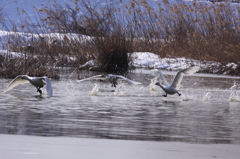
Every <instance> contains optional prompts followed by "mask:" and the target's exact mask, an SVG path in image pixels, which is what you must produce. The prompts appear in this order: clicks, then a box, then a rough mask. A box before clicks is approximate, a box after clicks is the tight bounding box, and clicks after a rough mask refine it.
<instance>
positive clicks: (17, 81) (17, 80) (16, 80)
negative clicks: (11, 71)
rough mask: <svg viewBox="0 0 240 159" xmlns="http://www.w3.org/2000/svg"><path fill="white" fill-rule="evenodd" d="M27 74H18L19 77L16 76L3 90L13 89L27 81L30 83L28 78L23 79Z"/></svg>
mask: <svg viewBox="0 0 240 159" xmlns="http://www.w3.org/2000/svg"><path fill="white" fill-rule="evenodd" d="M23 76H25V75H18V76H17V77H15V78H14V79H13V80H12V81H11V82H10V84H9V85H8V86H7V87H6V88H5V89H4V90H3V92H4V93H5V92H7V91H9V90H11V89H13V88H14V87H16V86H18V85H20V84H25V83H29V81H28V80H26V79H22V77H23Z"/></svg>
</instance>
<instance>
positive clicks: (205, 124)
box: [0, 71, 240, 144]
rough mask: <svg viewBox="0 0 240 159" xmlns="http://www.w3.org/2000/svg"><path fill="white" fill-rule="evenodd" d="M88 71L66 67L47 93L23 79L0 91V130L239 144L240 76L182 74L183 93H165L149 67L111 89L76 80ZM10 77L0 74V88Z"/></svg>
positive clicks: (72, 135)
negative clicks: (79, 72) (155, 84)
mask: <svg viewBox="0 0 240 159" xmlns="http://www.w3.org/2000/svg"><path fill="white" fill-rule="evenodd" d="M95 74H96V73H95ZM169 74H171V73H169ZM90 75H94V73H92V72H81V74H76V73H72V74H70V73H69V74H64V75H62V78H61V80H60V81H54V80H52V87H53V94H54V96H53V97H51V98H48V97H47V96H45V95H43V96H39V95H38V93H37V92H36V89H35V88H34V87H32V86H31V85H28V84H25V85H21V86H18V87H16V88H15V89H13V90H11V91H9V92H8V93H7V94H0V103H1V104H0V133H1V134H24V135H38V136H71V137H81V138H108V139H127V140H154V141H182V142H191V143H230V144H240V92H239V88H240V87H239V86H238V84H240V79H237V78H229V77H228V78H225V77H224V78H223V77H217V76H208V75H207V77H205V76H206V75H203V74H196V75H195V76H188V77H184V79H183V81H182V86H181V88H180V92H181V93H182V96H181V97H179V96H178V95H173V96H171V95H169V96H168V97H167V98H165V97H162V96H161V95H162V94H164V92H163V91H162V90H161V89H160V88H159V87H155V86H154V85H151V88H150V86H149V85H150V83H151V80H152V82H155V80H153V76H152V75H151V74H150V71H137V73H133V74H130V75H129V76H128V78H130V79H133V80H136V81H139V82H142V83H143V85H130V84H127V83H121V84H119V85H118V86H117V88H116V89H115V88H113V87H111V85H110V84H109V83H104V82H99V81H84V82H81V83H79V82H77V81H76V79H77V77H79V76H80V77H81V78H82V77H83V76H90ZM166 78H167V79H169V80H171V79H172V78H173V77H172V76H171V75H167V76H166ZM9 82H10V80H9V79H1V80H0V83H1V88H0V89H1V90H3V89H4V88H5V87H6V86H7V85H8V83H9Z"/></svg>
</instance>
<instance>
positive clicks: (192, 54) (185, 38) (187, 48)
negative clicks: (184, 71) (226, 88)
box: [1, 0, 240, 74]
mask: <svg viewBox="0 0 240 159" xmlns="http://www.w3.org/2000/svg"><path fill="white" fill-rule="evenodd" d="M90 2H91V1H85V0H74V1H73V5H65V6H62V5H59V4H58V3H56V2H55V3H54V4H52V5H51V6H48V5H46V6H44V7H43V8H38V9H36V11H37V14H36V19H38V20H37V22H35V21H34V20H31V19H30V18H28V19H27V20H24V21H22V25H21V26H20V27H18V26H14V23H13V26H12V28H14V29H15V31H21V32H27V33H30V35H31V34H32V37H30V38H29V37H28V38H26V37H24V36H22V35H21V36H16V35H14V36H8V37H7V38H8V39H7V41H8V45H9V46H8V48H10V49H11V50H12V51H16V52H22V53H25V54H27V56H28V59H27V61H35V62H33V64H35V65H36V64H39V66H38V68H47V70H45V69H43V70H44V71H43V72H45V73H44V74H48V70H53V69H54V68H55V67H57V66H61V67H63V66H71V67H79V65H82V64H84V63H85V62H87V61H88V60H91V59H94V60H95V61H96V64H97V65H98V68H99V69H100V70H102V71H106V72H115V73H124V72H127V71H128V70H129V68H130V65H129V64H131V56H129V55H130V54H128V53H131V52H133V51H147V52H153V53H156V54H158V55H159V56H160V57H186V58H192V59H195V60H202V61H204V60H208V61H217V62H220V63H221V64H222V65H226V64H227V63H230V62H234V63H236V64H238V65H239V62H240V52H239V50H240V44H239V41H240V25H239V24H240V18H239V13H240V7H239V6H237V5H235V6H233V5H231V3H197V2H192V4H191V5H190V4H184V3H180V4H179V3H171V4H170V2H169V1H168V0H165V1H164V2H161V3H159V2H156V4H155V5H154V7H153V6H152V5H150V4H148V1H146V0H141V1H136V0H131V1H130V2H129V4H124V3H122V1H121V0H119V2H118V4H113V3H109V4H107V5H104V6H103V5H102V6H101V4H95V6H94V5H92V4H90ZM100 6H101V7H100ZM156 6H157V7H156ZM22 14H26V13H25V12H23V13H22ZM36 28H38V29H37V30H36ZM49 32H51V33H53V34H52V36H51V37H46V36H44V35H47V33H49ZM58 33H61V35H65V36H61V37H59V35H58ZM69 34H71V35H72V36H68V35H69ZM28 35H29V34H28ZM5 47H6V48H7V46H6V45H5ZM14 60H16V59H14ZM25 60H26V59H25ZM9 61H11V60H4V63H5V64H4V65H3V66H2V67H1V69H3V70H4V69H5V70H7V69H8V67H9V64H7V63H8V62H9ZM10 63H12V62H10ZM14 65H17V66H11V67H16V68H17V70H21V71H20V73H28V72H32V71H33V72H34V70H31V69H30V68H31V67H33V68H34V67H35V66H34V65H32V64H31V62H27V65H26V64H24V66H25V67H23V65H22V62H14ZM26 67H27V68H29V69H30V70H28V69H26ZM16 68H15V69H16ZM237 68H239V66H238V67H237ZM11 70H14V69H13V68H11ZM23 70H25V71H23ZM27 70H28V71H27ZM2 72H3V71H2ZM237 72H239V71H237ZM18 73H19V72H18ZM36 74H38V73H37V72H36Z"/></svg>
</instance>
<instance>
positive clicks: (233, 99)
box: [228, 81, 240, 102]
mask: <svg viewBox="0 0 240 159" xmlns="http://www.w3.org/2000/svg"><path fill="white" fill-rule="evenodd" d="M238 87H239V84H237V83H236V81H234V83H233V86H232V87H230V91H231V93H230V96H229V100H228V101H229V102H240V96H239V94H238V92H237V89H238Z"/></svg>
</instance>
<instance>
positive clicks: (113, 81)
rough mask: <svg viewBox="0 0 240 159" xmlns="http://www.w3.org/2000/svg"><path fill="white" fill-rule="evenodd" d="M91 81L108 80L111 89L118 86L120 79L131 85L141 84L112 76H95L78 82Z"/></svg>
mask: <svg viewBox="0 0 240 159" xmlns="http://www.w3.org/2000/svg"><path fill="white" fill-rule="evenodd" d="M91 79H101V80H108V81H109V82H110V83H111V84H112V87H116V85H117V84H118V80H119V79H122V80H125V81H127V82H130V83H131V84H141V83H139V82H136V81H132V80H130V79H128V78H126V77H124V76H121V75H113V74H102V75H96V76H92V77H89V78H85V79H82V80H79V82H82V81H86V80H91Z"/></svg>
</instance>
